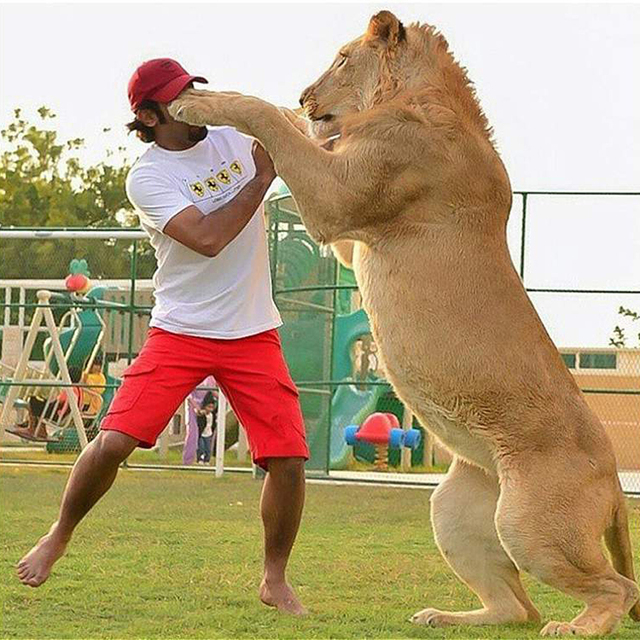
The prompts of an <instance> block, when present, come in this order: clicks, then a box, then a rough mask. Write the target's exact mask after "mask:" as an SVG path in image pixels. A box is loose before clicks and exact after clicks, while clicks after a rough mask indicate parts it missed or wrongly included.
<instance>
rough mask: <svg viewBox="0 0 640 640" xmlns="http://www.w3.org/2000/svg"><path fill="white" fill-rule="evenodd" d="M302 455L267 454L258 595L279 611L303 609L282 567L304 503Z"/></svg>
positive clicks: (284, 565)
mask: <svg viewBox="0 0 640 640" xmlns="http://www.w3.org/2000/svg"><path fill="white" fill-rule="evenodd" d="M304 462H305V461H304V458H270V459H269V462H268V465H269V472H268V473H267V477H266V479H265V481H264V487H263V490H262V499H261V501H260V512H261V514H262V522H263V525H264V578H263V580H262V584H261V585H260V599H261V600H262V602H264V603H265V604H267V605H269V606H272V607H277V608H278V610H279V611H283V612H286V613H293V614H297V615H301V614H305V613H306V612H307V611H306V609H305V608H304V607H303V606H302V604H301V603H300V601H299V600H298V598H297V596H296V594H295V593H294V592H293V589H292V588H291V587H290V586H289V584H288V583H287V580H286V576H285V571H286V567H287V562H288V560H289V555H290V554H291V549H292V547H293V543H294V542H295V539H296V535H297V533H298V527H299V526H300V518H301V517H302V508H303V506H304V493H305V479H304Z"/></svg>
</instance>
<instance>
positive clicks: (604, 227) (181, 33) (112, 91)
mask: <svg viewBox="0 0 640 640" xmlns="http://www.w3.org/2000/svg"><path fill="white" fill-rule="evenodd" d="M381 8H390V9H392V10H393V11H394V12H395V13H396V14H397V15H398V17H399V18H400V19H401V20H403V21H405V22H406V23H409V22H413V21H416V20H417V21H421V22H428V23H430V24H434V25H436V26H437V27H438V28H439V29H440V30H441V31H442V32H443V33H444V35H445V36H446V37H447V39H448V40H449V43H450V45H451V48H452V49H453V51H454V53H455V54H456V56H457V58H458V59H459V60H460V61H461V62H462V64H463V65H464V66H466V67H467V68H468V70H469V75H470V77H471V78H472V80H473V81H474V82H475V83H476V85H477V90H478V95H479V98H480V100H481V103H482V105H483V107H484V109H485V112H486V113H487V116H488V118H489V120H490V122H491V124H492V125H493V127H494V129H495V134H496V139H497V141H498V147H499V151H500V153H501V155H502V158H503V160H504V162H505V164H506V166H507V169H508V171H509V174H510V177H511V182H512V185H513V188H514V189H515V190H579V191H582V190H585V191H640V183H639V178H640V82H639V81H638V79H639V78H640V6H636V5H611V4H607V5H604V4H596V5H593V4H592V5H584V4H580V5H575V4H574V5H543V4H540V5H522V4H520V5H505V4H500V5H496V4H491V5H483V4H473V5H467V4H446V5H445V4H433V3H428V4H402V3H385V4H364V3H363V4H350V5H345V4H340V5H338V4H318V5H316V4H303V5H300V4H286V5H283V4H261V5H250V4H239V3H234V4H233V5H227V4H211V3H207V4H197V5H190V4H179V5H178V4H142V5H136V4H127V5H125V4H111V5H78V4H73V5H70V4H69V5H57V4H49V5H1V6H0V126H5V125H6V124H7V123H8V121H9V119H10V117H11V113H12V110H13V109H14V108H15V107H21V108H23V109H24V111H25V112H26V113H27V114H33V113H34V112H35V109H36V108H37V107H38V106H40V105H43V104H45V105H47V106H48V107H51V108H52V109H53V110H54V111H55V112H56V113H57V114H58V118H57V121H56V127H57V129H58V130H59V131H60V132H61V135H62V136H63V138H71V137H74V138H75V137H83V138H85V139H86V141H87V145H88V150H87V152H86V153H85V155H84V157H85V158H86V159H87V160H91V161H96V160H101V159H103V158H104V156H105V151H106V149H108V148H115V147H117V146H118V145H124V146H125V147H126V149H127V151H126V153H127V155H128V156H129V157H131V158H135V157H136V156H137V155H138V154H140V153H141V152H142V151H143V150H144V146H143V145H142V144H141V143H139V142H138V141H137V140H136V139H134V138H128V137H127V136H126V135H125V133H124V129H123V124H124V123H125V122H126V121H127V120H128V119H130V113H129V109H128V103H127V99H126V85H127V81H128V79H129V76H130V75H131V73H132V71H133V70H134V69H135V67H136V66H137V65H138V64H139V63H140V62H142V61H143V60H146V59H149V58H153V57H160V56H169V57H174V58H177V59H178V60H180V61H181V62H182V64H183V65H184V66H185V67H186V68H187V69H188V70H189V71H190V72H192V73H197V74H202V75H205V76H206V77H208V78H209V80H210V83H211V88H214V89H227V90H235V91H242V92H245V93H250V94H253V95H257V96H260V97H262V98H264V99H267V100H270V101H272V102H274V103H276V104H280V105H287V106H293V105H296V104H297V99H298V96H299V94H300V91H301V90H302V89H303V88H304V87H305V86H307V85H308V84H309V83H310V82H312V81H313V80H315V79H316V78H317V76H318V75H319V74H320V73H322V71H324V69H325V68H326V67H327V66H328V64H329V63H330V62H331V60H332V58H333V56H334V55H335V52H336V50H337V48H338V47H339V46H340V45H341V44H343V43H344V42H346V41H348V40H351V39H353V38H354V37H356V36H357V35H359V34H360V33H362V32H363V31H364V29H365V28H366V25H367V21H368V19H369V17H370V16H371V15H372V14H373V13H375V12H376V11H377V10H379V9H381ZM105 127H111V131H110V132H109V133H106V134H105V133H103V131H102V130H103V128H105ZM519 206H520V201H519V200H518V199H517V200H516V207H515V209H514V214H513V215H512V218H513V219H512V223H511V227H512V228H511V233H510V238H511V239H512V250H514V251H516V252H517V251H519V224H520V217H519ZM516 212H518V213H517V214H516ZM528 227H529V230H530V235H529V236H528V239H527V242H528V247H527V256H526V271H527V273H526V282H527V285H528V286H532V287H578V288H615V289H631V288H632V289H640V198H638V197H636V198H630V197H618V198H611V197H603V198H595V197H594V198H568V197H554V198H550V197H536V198H532V199H531V200H530V202H529V216H528ZM533 299H534V302H535V304H536V306H537V307H538V310H539V311H540V313H541V315H542V316H543V319H544V321H545V323H546V325H547V327H548V329H549V331H550V333H551V335H552V337H553V338H554V340H555V341H556V343H557V344H558V345H560V346H605V345H606V344H607V342H608V338H609V336H610V335H611V329H612V327H613V326H614V324H616V322H617V321H618V318H617V315H616V311H617V308H618V306H619V305H620V304H621V303H626V304H633V302H634V300H635V302H636V304H635V306H636V308H639V307H640V296H636V297H635V298H633V297H629V296H627V297H624V296H619V295H613V296H598V297H591V298H590V297H588V296H576V297H569V296H561V295H555V294H536V295H534V296H533Z"/></svg>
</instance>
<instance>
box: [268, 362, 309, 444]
mask: <svg viewBox="0 0 640 640" xmlns="http://www.w3.org/2000/svg"><path fill="white" fill-rule="evenodd" d="M275 384H276V389H275V391H276V393H277V396H276V399H275V402H276V410H275V415H274V422H275V424H276V425H277V428H278V429H285V430H286V429H290V428H293V429H294V430H295V431H297V432H298V433H300V434H301V435H302V437H303V438H304V433H305V428H304V417H303V415H302V408H301V406H300V393H299V392H298V388H297V387H296V385H295V383H294V382H293V380H292V379H291V376H290V375H289V373H288V372H287V371H285V372H282V373H278V374H277V375H276V377H275Z"/></svg>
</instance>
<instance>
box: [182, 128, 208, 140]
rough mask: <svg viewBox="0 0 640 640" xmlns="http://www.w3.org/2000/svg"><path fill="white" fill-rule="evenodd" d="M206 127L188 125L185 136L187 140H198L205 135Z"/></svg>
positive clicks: (202, 138)
mask: <svg viewBox="0 0 640 640" xmlns="http://www.w3.org/2000/svg"><path fill="white" fill-rule="evenodd" d="M207 133H208V131H207V127H189V133H188V134H187V137H188V138H189V142H200V140H204V139H205V138H206V137H207Z"/></svg>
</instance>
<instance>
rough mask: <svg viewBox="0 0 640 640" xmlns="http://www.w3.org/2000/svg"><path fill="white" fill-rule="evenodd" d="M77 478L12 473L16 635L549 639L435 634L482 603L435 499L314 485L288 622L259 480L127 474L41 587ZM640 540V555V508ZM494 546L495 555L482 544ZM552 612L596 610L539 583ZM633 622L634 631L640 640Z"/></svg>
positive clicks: (5, 495) (6, 490)
mask: <svg viewBox="0 0 640 640" xmlns="http://www.w3.org/2000/svg"><path fill="white" fill-rule="evenodd" d="M66 477H67V473H66V471H58V470H53V469H46V470H40V469H37V470H35V469H27V468H19V467H5V468H0V549H1V557H0V600H1V603H2V616H1V620H0V635H1V637H3V638H257V637H259V638H291V639H294V638H295V639H302V638H501V639H502V638H517V639H520V638H536V637H538V632H539V628H540V627H539V625H525V626H503V627H500V628H490V627H485V628H470V627H467V628H464V627H462V628H457V629H446V630H441V629H427V628H424V627H417V626H414V625H412V624H410V623H409V622H408V618H409V617H410V615H411V614H412V613H414V612H415V611H417V610H419V609H422V608H424V607H426V606H435V607H439V608H444V609H469V608H472V607H475V606H477V603H476V601H475V598H474V596H473V595H472V594H471V593H470V592H469V591H468V589H467V588H466V587H465V586H464V585H462V584H461V583H460V582H459V581H458V580H457V579H456V578H455V576H454V575H453V574H452V573H451V571H450V570H449V569H448V568H447V567H446V565H445V563H444V561H443V560H442V559H441V557H440V554H439V553H438V551H437V549H436V547H435V544H434V541H433V536H432V533H431V529H430V525H429V515H428V499H429V492H428V491H425V490H410V489H396V488H379V487H349V486H326V485H316V484H313V485H309V486H308V498H307V507H306V512H305V517H304V522H303V526H302V529H301V531H300V535H299V539H298V544H297V545H296V548H295V551H294V556H293V558H292V561H291V578H292V581H293V583H294V585H295V586H296V588H297V590H298V593H299V594H300V596H301V598H302V599H303V601H304V602H305V604H306V605H307V606H308V607H309V608H310V610H311V615H310V616H308V617H307V618H304V619H298V618H292V617H286V616H281V615H278V614H277V613H276V612H274V611H273V610H271V609H267V608H265V607H263V606H262V605H261V604H260V603H259V602H258V600H257V598H256V591H257V587H258V584H259V580H260V568H261V552H262V537H261V526H260V520H259V518H258V513H257V512H258V500H259V495H260V488H261V485H260V483H259V482H258V481H256V480H252V479H251V478H249V477H246V476H244V475H227V476H225V477H224V478H222V479H219V480H215V479H214V478H213V477H212V476H210V475H209V474H207V475H206V476H205V475H204V474H197V473H188V472H186V473H179V472H169V471H166V472H157V471H151V472H135V471H122V472H120V476H119V478H118V480H117V482H116V484H115V486H114V488H113V489H112V491H111V492H110V493H109V494H108V495H107V496H106V497H105V498H104V499H103V501H102V502H101V503H100V504H99V505H98V506H97V507H96V509H95V510H94V512H93V513H92V514H91V515H90V516H89V517H88V518H87V520H86V521H85V522H84V523H82V525H81V526H80V527H79V529H78V531H77V535H76V538H75V539H74V541H73V543H72V545H71V547H70V549H69V552H68V554H67V556H66V557H65V558H64V559H62V560H61V561H60V562H59V564H58V565H57V566H56V567H55V569H54V573H53V575H52V577H51V579H50V580H49V581H48V582H47V583H46V584H45V585H43V586H42V587H41V588H39V589H30V588H27V587H23V586H21V585H20V584H19V583H18V582H17V579H16V578H15V576H14V569H13V565H14V564H15V563H16V561H17V560H18V559H19V558H20V556H21V555H22V554H23V553H24V552H25V551H26V550H28V548H29V547H30V545H31V544H32V543H33V542H34V541H35V540H36V539H37V538H38V536H39V535H41V534H42V533H43V532H44V531H45V530H46V529H47V528H48V526H49V524H50V522H51V521H52V520H53V519H54V517H55V515H56V512H57V507H58V501H59V496H60V492H61V491H62V488H63V486H64V483H65V480H66ZM630 504H632V509H631V512H632V518H631V522H632V533H633V538H634V546H635V549H636V557H640V531H639V529H640V508H639V505H638V504H637V503H635V504H633V503H630ZM480 552H481V551H480V550H479V553H480ZM526 583H527V587H528V589H529V592H530V593H531V595H532V597H533V599H534V601H535V602H536V604H537V605H538V607H539V608H540V610H541V612H542V615H543V618H544V619H545V620H549V619H561V620H562V619H570V618H571V617H573V616H574V615H575V614H576V613H577V612H578V611H579V610H580V608H581V605H580V603H578V602H576V601H574V600H571V599H569V598H566V597H564V596H563V595H561V594H559V593H558V592H556V591H554V590H552V589H550V588H548V587H546V586H544V585H541V584H539V583H536V582H534V581H532V580H529V579H526ZM639 630H640V626H639V625H635V627H634V624H633V623H632V622H631V621H630V620H628V619H627V620H625V621H624V623H623V625H622V626H621V628H620V630H619V631H618V633H617V634H616V637H618V638H629V639H631V638H637V637H638V631H639Z"/></svg>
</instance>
